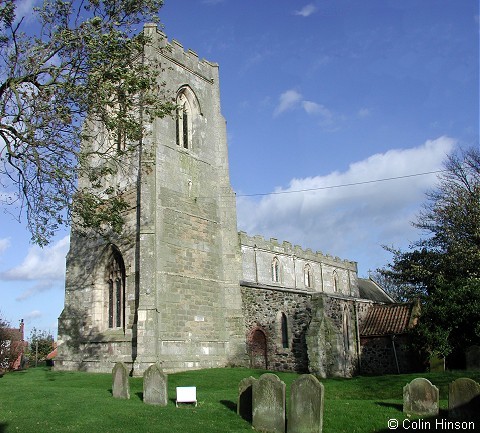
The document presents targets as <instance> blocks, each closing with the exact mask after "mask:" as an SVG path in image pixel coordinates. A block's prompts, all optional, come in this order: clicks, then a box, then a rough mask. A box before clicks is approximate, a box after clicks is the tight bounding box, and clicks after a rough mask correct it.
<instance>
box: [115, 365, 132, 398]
mask: <svg viewBox="0 0 480 433" xmlns="http://www.w3.org/2000/svg"><path fill="white" fill-rule="evenodd" d="M112 394H113V396H114V397H115V398H124V399H129V398H130V384H129V382H128V370H127V367H126V366H125V364H124V363H123V362H117V363H116V364H115V366H114V367H113V370H112Z"/></svg>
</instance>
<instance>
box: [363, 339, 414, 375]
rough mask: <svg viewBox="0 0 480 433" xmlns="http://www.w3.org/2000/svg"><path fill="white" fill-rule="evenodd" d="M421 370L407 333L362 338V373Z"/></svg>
mask: <svg viewBox="0 0 480 433" xmlns="http://www.w3.org/2000/svg"><path fill="white" fill-rule="evenodd" d="M393 345H395V350H394V349H393ZM395 354H396V359H395ZM397 363H398V364H397ZM420 370H421V368H420V365H419V364H418V359H417V357H416V356H415V354H414V353H413V351H412V350H411V348H410V344H409V338H408V336H407V335H396V336H391V335H388V336H381V337H362V338H361V371H360V372H361V374H374V375H377V374H397V373H412V372H415V371H420Z"/></svg>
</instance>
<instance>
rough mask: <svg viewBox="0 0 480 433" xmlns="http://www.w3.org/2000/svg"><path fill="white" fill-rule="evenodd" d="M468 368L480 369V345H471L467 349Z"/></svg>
mask: <svg viewBox="0 0 480 433" xmlns="http://www.w3.org/2000/svg"><path fill="white" fill-rule="evenodd" d="M465 360H466V367H467V370H480V347H479V346H470V347H469V348H468V349H467V350H466V351H465Z"/></svg>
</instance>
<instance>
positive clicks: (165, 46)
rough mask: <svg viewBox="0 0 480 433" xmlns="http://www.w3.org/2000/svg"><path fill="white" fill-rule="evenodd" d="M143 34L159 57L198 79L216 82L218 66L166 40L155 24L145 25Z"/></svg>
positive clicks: (174, 41)
mask: <svg viewBox="0 0 480 433" xmlns="http://www.w3.org/2000/svg"><path fill="white" fill-rule="evenodd" d="M143 31H144V33H145V35H147V36H148V37H149V38H150V39H151V45H152V46H153V47H154V48H156V49H157V50H158V52H159V53H160V55H161V56H163V57H165V58H167V59H169V60H170V61H172V62H173V63H175V64H177V65H178V66H181V67H183V68H186V69H187V70H189V71H190V72H192V73H194V74H195V75H197V76H198V77H200V78H202V79H204V80H207V81H209V82H211V83H213V82H214V81H215V80H217V76H218V64H217V63H213V62H210V61H208V60H206V59H199V58H198V54H197V53H196V52H195V51H193V50H192V49H187V50H186V49H185V48H184V47H183V45H182V44H181V43H180V42H178V41H177V40H176V39H172V40H171V41H169V40H168V38H167V36H166V35H165V33H163V32H162V31H161V30H160V29H159V28H158V27H157V25H156V24H154V23H153V24H152V23H149V24H145V25H144V30H143Z"/></svg>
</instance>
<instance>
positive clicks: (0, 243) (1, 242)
mask: <svg viewBox="0 0 480 433" xmlns="http://www.w3.org/2000/svg"><path fill="white" fill-rule="evenodd" d="M10 245H11V243H10V238H4V239H0V254H3V253H4V252H5V251H6V250H7V249H8V248H9V247H10Z"/></svg>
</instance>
